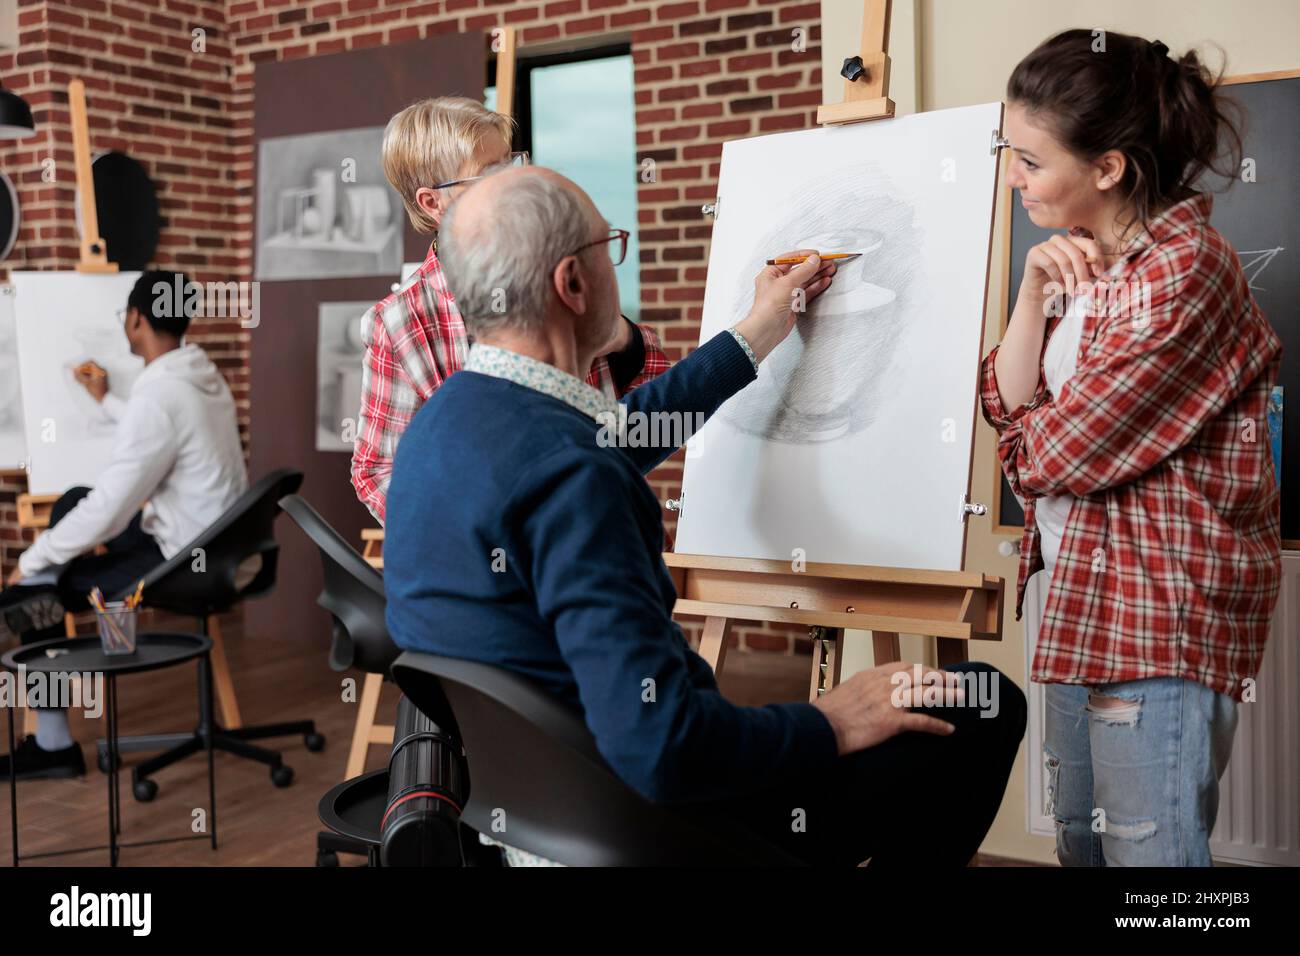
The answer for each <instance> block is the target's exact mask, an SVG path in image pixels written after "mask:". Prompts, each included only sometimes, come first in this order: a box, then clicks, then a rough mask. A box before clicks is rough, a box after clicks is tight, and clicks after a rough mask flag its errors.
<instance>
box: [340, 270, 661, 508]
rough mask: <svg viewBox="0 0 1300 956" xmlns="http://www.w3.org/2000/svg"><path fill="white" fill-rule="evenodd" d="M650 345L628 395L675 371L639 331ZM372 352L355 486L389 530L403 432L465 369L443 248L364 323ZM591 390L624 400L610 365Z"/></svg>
mask: <svg viewBox="0 0 1300 956" xmlns="http://www.w3.org/2000/svg"><path fill="white" fill-rule="evenodd" d="M637 329H638V330H639V331H640V333H641V338H642V341H643V342H644V344H645V363H644V365H643V366H642V369H641V373H640V374H639V375H638V376H637V377H636V378H635V379H633V380H632V382H631V384H630V385H628V387H627V388H626V389H624V390H623V393H622V394H627V392H629V391H631V390H632V389H633V388H636V387H637V386H638V385H641V384H643V383H645V382H648V381H650V380H651V379H652V378H654V377H655V376H657V375H661V374H663V373H664V372H666V371H667V370H668V367H669V361H668V356H667V355H665V354H664V350H663V348H662V347H661V346H660V344H659V337H658V336H657V335H655V333H654V331H653V330H652V329H650V327H649V326H646V325H638V326H637ZM361 334H362V340H363V341H364V343H365V347H366V354H365V360H364V365H363V367H362V372H361V410H360V413H359V416H358V419H357V440H356V443H355V445H354V446H353V450H352V486H353V487H354V488H356V491H357V497H358V498H360V499H361V502H362V504H364V505H365V506H366V507H367V508H368V509H369V510H370V513H371V514H372V515H374V516H375V518H376V519H377V520H378V521H379V522H380V523H381V524H382V523H383V520H384V510H385V505H386V502H387V499H388V482H389V480H390V479H391V478H392V474H393V455H394V454H396V452H397V443H398V441H399V440H400V439H401V437H402V432H404V431H405V430H406V426H407V425H409V424H410V422H411V419H412V418H414V417H415V413H416V412H417V411H419V410H420V406H421V405H423V404H424V403H425V402H427V401H428V400H429V398H430V396H432V395H433V393H434V392H435V391H437V390H438V388H439V386H441V385H442V383H443V382H445V381H446V380H447V378H448V377H449V376H450V375H452V374H453V373H454V372H457V371H459V370H460V369H461V368H463V367H464V365H465V358H466V355H467V354H468V352H469V335H468V333H467V332H466V331H465V322H464V320H463V319H462V318H461V315H460V310H459V309H458V308H456V302H455V299H454V298H453V297H452V294H451V290H450V289H449V288H448V287H447V280H446V277H445V275H444V274H443V271H442V265H441V264H440V263H439V262H438V257H437V254H436V244H434V245H430V247H429V254H428V256H426V257H425V260H424V263H423V264H422V265H421V266H420V268H419V269H417V270H416V271H415V273H414V274H413V275H412V276H411V277H410V278H409V279H408V280H407V281H406V282H404V283H403V284H402V286H401V288H399V289H398V290H397V291H396V292H394V293H393V294H392V295H390V296H388V297H387V298H386V299H384V300H383V301H382V302H379V303H378V304H376V305H375V306H374V308H372V309H371V310H370V311H369V312H367V313H366V315H365V317H364V318H362V320H361ZM587 382H588V384H590V385H592V386H594V387H596V388H598V389H600V390H601V391H602V392H604V393H605V394H606V395H608V396H610V397H611V398H621V397H622V395H620V394H619V393H618V391H617V389H616V388H615V386H614V380H613V378H612V376H611V375H610V370H609V363H608V362H607V361H606V359H605V358H603V357H602V358H598V359H596V361H595V362H594V363H593V364H592V366H591V371H590V373H588V375H587Z"/></svg>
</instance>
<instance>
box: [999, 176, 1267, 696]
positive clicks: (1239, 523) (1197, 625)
mask: <svg viewBox="0 0 1300 956" xmlns="http://www.w3.org/2000/svg"><path fill="white" fill-rule="evenodd" d="M1210 207H1211V200H1210V197H1209V196H1207V195H1198V196H1195V197H1192V198H1191V199H1187V200H1185V201H1183V202H1181V203H1178V204H1177V205H1175V206H1172V207H1171V208H1169V209H1168V210H1166V211H1165V212H1164V213H1163V214H1161V215H1160V216H1159V217H1157V218H1156V219H1154V220H1153V221H1152V222H1151V223H1149V225H1148V228H1147V230H1146V232H1145V233H1144V235H1143V236H1142V238H1141V239H1140V240H1139V242H1138V243H1137V244H1136V246H1135V247H1134V248H1133V249H1132V250H1131V251H1130V252H1128V253H1127V254H1126V257H1125V258H1126V262H1125V264H1124V266H1123V267H1122V268H1121V269H1119V270H1117V272H1118V274H1119V278H1118V280H1116V281H1117V282H1119V283H1128V284H1136V286H1134V285H1129V286H1128V288H1136V289H1137V290H1138V291H1139V292H1140V293H1143V294H1142V296H1141V299H1142V300H1141V301H1140V302H1135V301H1134V300H1133V299H1134V298H1137V297H1132V298H1130V304H1129V307H1128V308H1125V307H1124V305H1123V299H1122V298H1121V297H1119V296H1116V297H1113V298H1110V297H1108V296H1107V294H1106V293H1105V292H1103V291H1101V290H1099V294H1098V295H1096V296H1094V299H1093V303H1092V307H1091V308H1090V309H1088V310H1087V314H1086V315H1085V318H1084V324H1083V334H1082V336H1081V339H1080V342H1079V356H1078V369H1077V371H1076V372H1075V375H1074V377H1073V378H1071V379H1070V380H1069V381H1068V382H1067V383H1066V384H1065V385H1064V386H1062V388H1061V393H1060V394H1059V395H1056V396H1055V397H1053V396H1052V395H1051V394H1050V393H1049V392H1048V390H1047V385H1046V381H1045V379H1044V377H1043V375H1042V372H1041V366H1040V372H1039V379H1038V387H1037V390H1036V392H1035V394H1034V397H1033V399H1032V400H1030V402H1029V403H1028V404H1026V405H1022V406H1020V407H1019V408H1017V409H1015V410H1013V411H1008V410H1007V409H1006V408H1004V407H1003V404H1002V400H1001V398H1000V397H999V395H998V383H997V375H996V373H995V371H994V367H993V362H994V359H995V358H996V357H997V352H998V350H997V349H996V348H995V349H993V351H992V352H990V353H989V355H988V357H986V358H985V359H984V365H983V370H982V387H981V399H982V404H983V409H984V417H985V418H986V419H987V420H988V422H989V424H991V425H992V426H993V427H994V428H995V429H997V432H998V458H999V459H1000V460H1001V462H1002V470H1003V471H1004V472H1005V473H1006V476H1007V479H1008V481H1009V482H1010V483H1011V487H1012V489H1013V490H1014V491H1015V493H1016V494H1017V495H1018V496H1019V497H1020V499H1021V501H1022V502H1023V503H1024V506H1025V535H1024V540H1023V543H1022V546H1021V555H1022V556H1021V560H1020V576H1019V580H1018V582H1017V587H1016V618H1017V619H1019V618H1020V614H1021V607H1022V604H1023V602H1024V593H1025V583H1026V581H1028V579H1029V577H1030V575H1032V574H1033V573H1034V572H1035V571H1037V570H1039V569H1040V568H1042V567H1043V560H1042V553H1041V551H1040V548H1039V536H1038V529H1037V527H1036V526H1035V524H1034V499H1036V498H1039V497H1043V496H1046V495H1056V494H1063V493H1069V494H1072V495H1075V496H1077V500H1076V501H1075V503H1074V507H1073V510H1072V511H1071V512H1070V517H1069V521H1068V522H1067V524H1066V527H1065V533H1064V535H1063V538H1062V541H1061V551H1060V556H1059V558H1058V559H1057V564H1056V568H1055V570H1054V573H1053V577H1052V583H1051V588H1050V591H1049V593H1048V597H1047V606H1046V608H1045V610H1044V612H1043V622H1042V628H1041V630H1040V631H1039V635H1038V648H1037V652H1036V653H1035V655H1034V666H1033V679H1034V680H1036V681H1043V682H1048V683H1052V682H1056V683H1071V684H1100V683H1110V682H1116V681H1127V680H1139V679H1143V678H1152V677H1182V678H1186V679H1188V680H1194V681H1197V682H1198V683H1202V684H1205V685H1207V686H1209V687H1211V688H1213V689H1214V690H1216V691H1221V692H1222V693H1225V694H1229V695H1231V696H1232V697H1234V698H1235V699H1237V700H1240V699H1241V697H1242V692H1243V686H1242V682H1243V681H1244V680H1245V679H1246V678H1250V677H1253V676H1254V675H1255V674H1256V673H1257V672H1258V670H1259V664H1260V660H1261V659H1262V657H1263V654H1264V642H1265V640H1266V638H1267V636H1268V631H1269V625H1270V621H1271V620H1272V616H1273V608H1274V605H1275V604H1276V602H1277V594H1278V586H1279V582H1280V578H1281V529H1280V517H1279V502H1280V498H1279V494H1278V489H1277V485H1276V483H1275V480H1274V477H1273V464H1272V453H1271V451H1270V448H1269V441H1268V427H1267V423H1266V422H1267V420H1266V417H1265V407H1266V403H1267V399H1268V394H1269V390H1270V388H1271V387H1272V385H1273V383H1274V382H1276V381H1277V376H1278V369H1279V366H1280V362H1281V351H1282V346H1281V343H1280V341H1279V340H1278V337H1277V335H1276V334H1275V333H1274V332H1273V330H1272V328H1270V327H1269V324H1268V322H1267V320H1266V319H1265V318H1264V315H1263V313H1261V312H1260V310H1259V306H1258V305H1257V304H1256V303H1255V300H1254V298H1253V297H1252V296H1251V294H1250V289H1249V288H1248V286H1247V283H1246V278H1245V276H1244V275H1243V273H1242V270H1241V264H1240V263H1239V262H1238V260H1237V255H1236V253H1235V252H1234V251H1233V249H1232V247H1231V246H1230V245H1228V243H1227V241H1226V240H1225V239H1224V238H1223V237H1222V236H1221V235H1219V233H1218V232H1216V231H1215V230H1214V229H1213V228H1212V227H1211V226H1210V224H1209V219H1210ZM1112 288H1114V286H1112ZM1121 288H1123V287H1121ZM1145 292H1149V300H1147V299H1146V298H1145ZM1058 322H1059V318H1053V319H1051V320H1049V323H1048V327H1047V335H1046V336H1044V342H1046V340H1047V338H1048V337H1050V335H1051V333H1052V331H1053V329H1054V328H1055V327H1056V324H1057V323H1058Z"/></svg>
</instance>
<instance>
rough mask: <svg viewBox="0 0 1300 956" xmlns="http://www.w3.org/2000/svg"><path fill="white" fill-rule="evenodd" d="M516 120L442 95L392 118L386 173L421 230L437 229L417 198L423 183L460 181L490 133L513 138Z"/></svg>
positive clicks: (464, 99)
mask: <svg viewBox="0 0 1300 956" xmlns="http://www.w3.org/2000/svg"><path fill="white" fill-rule="evenodd" d="M513 128H514V121H513V120H512V119H511V118H510V117H508V116H504V115H502V114H501V113H494V112H492V111H491V110H490V109H488V108H487V107H485V106H484V105H483V104H482V103H479V102H476V101H475V100H471V99H469V98H467V97H463V96H439V97H436V98H434V99H427V100H421V101H420V102H418V103H412V104H411V105H410V106H408V107H406V109H404V110H402V111H401V112H400V113H398V114H397V115H396V116H394V117H393V118H392V119H390V120H389V121H388V127H387V129H385V130H384V175H386V176H387V177H388V181H389V182H390V183H392V184H393V188H394V189H396V190H397V193H398V195H399V196H401V197H402V203H403V204H404V205H405V206H406V214H407V215H408V216H410V217H411V225H413V226H414V227H415V228H416V231H418V232H422V233H432V232H436V231H437V228H438V226H437V223H435V222H434V221H433V220H432V219H431V218H430V217H429V214H428V213H426V212H425V211H424V210H423V209H421V208H420V207H419V206H418V205H416V202H415V193H416V190H418V189H419V188H420V187H422V186H436V185H437V184H438V183H445V182H447V181H449V180H452V179H455V178H456V174H457V173H458V172H459V171H460V168H461V166H463V165H464V164H465V161H466V160H468V159H471V158H473V156H474V152H475V151H476V150H477V149H478V147H479V144H480V143H482V142H483V140H484V139H485V138H487V137H488V136H489V135H496V136H500V137H501V138H502V139H503V140H505V142H506V143H509V142H510V140H511V133H512V132H513Z"/></svg>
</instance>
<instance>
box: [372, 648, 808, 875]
mask: <svg viewBox="0 0 1300 956" xmlns="http://www.w3.org/2000/svg"><path fill="white" fill-rule="evenodd" d="M393 679H394V680H395V681H396V682H397V685H398V687H400V688H401V689H402V692H403V693H404V694H406V696H407V697H409V698H410V699H411V701H412V703H414V704H415V705H416V706H417V707H419V708H420V710H421V711H423V712H424V713H425V714H426V715H427V716H428V717H429V718H430V719H431V720H433V721H435V722H436V723H437V724H439V726H441V727H442V728H444V729H445V730H446V729H452V730H453V732H454V733H455V735H456V736H457V737H458V739H459V740H460V741H461V743H462V744H463V746H464V748H465V753H466V759H467V761H468V764H469V799H468V800H467V802H466V804H465V808H464V812H463V814H462V816H461V820H462V821H463V822H464V823H465V824H467V825H468V826H470V827H471V828H473V829H474V830H476V831H478V832H479V833H484V834H487V835H489V836H499V837H500V839H501V842H503V843H508V844H509V845H511V846H513V847H516V848H518V849H520V850H525V851H527V852H529V853H534V854H537V855H538V856H541V857H545V858H546V859H548V860H553V861H555V862H558V863H564V864H567V865H570V866H663V865H693V866H700V865H706V866H707V865H714V866H799V865H802V864H801V862H800V861H799V860H797V859H795V858H793V857H791V856H789V855H788V854H786V853H784V852H783V851H781V850H780V849H778V848H776V847H774V846H772V845H771V844H769V843H767V842H766V841H763V840H760V839H758V838H757V837H755V836H754V835H753V834H751V833H749V832H748V831H745V830H744V829H743V828H741V827H739V826H737V825H735V824H734V823H732V822H730V821H728V820H725V819H705V818H704V817H702V816H701V815H699V814H695V813H690V814H688V813H686V812H681V811H676V810H673V809H672V808H670V807H665V806H661V805H658V804H654V803H651V802H650V801H648V800H646V799H645V798H644V797H642V796H641V795H640V794H638V793H637V792H636V791H634V790H632V789H631V788H630V787H628V786H627V785H626V784H625V783H623V781H622V780H620V779H619V778H618V777H617V776H616V775H615V774H614V772H613V771H612V770H611V769H610V767H609V765H608V764H607V763H606V762H605V760H604V758H602V757H601V755H600V753H599V751H598V750H597V749H596V743H595V740H594V739H593V738H592V736H591V733H590V732H589V731H588V730H587V726H586V724H585V723H583V720H582V717H581V715H579V714H578V713H576V712H574V711H573V710H571V709H570V708H568V707H567V706H565V705H564V704H563V703H561V702H560V701H558V700H556V699H555V698H554V697H552V696H551V695H550V694H548V693H547V692H546V691H544V690H543V689H541V688H540V687H539V686H537V685H536V684H535V683H534V682H532V681H530V680H527V679H526V678H523V677H521V676H519V675H517V674H513V673H511V672H509V671H507V670H504V669H502V668H499V667H492V666H489V665H486V664H480V663H477V662H474V661H466V660H457V659H454V658H448V657H436V656H434V655H432V654H420V653H415V652H412V651H407V652H405V653H403V654H402V656H401V657H399V658H398V659H397V661H396V662H395V663H394V664H393ZM448 708H450V712H448ZM501 812H504V814H505V824H506V829H505V833H503V834H497V833H496V832H495V831H494V828H493V822H494V820H495V819H496V818H497V817H499V815H500V813H501Z"/></svg>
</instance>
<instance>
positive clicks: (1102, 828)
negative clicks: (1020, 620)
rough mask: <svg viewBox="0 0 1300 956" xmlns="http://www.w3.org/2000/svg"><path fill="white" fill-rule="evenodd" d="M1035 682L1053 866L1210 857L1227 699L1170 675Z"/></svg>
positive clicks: (1230, 714)
mask: <svg viewBox="0 0 1300 956" xmlns="http://www.w3.org/2000/svg"><path fill="white" fill-rule="evenodd" d="M1044 690H1045V692H1046V704H1047V721H1046V726H1045V728H1044V737H1043V760H1044V764H1045V768H1046V771H1047V789H1048V811H1047V812H1048V813H1049V814H1050V815H1051V816H1052V817H1053V818H1054V819H1055V821H1056V856H1057V859H1058V860H1060V862H1061V865H1062V866H1211V865H1213V861H1212V859H1211V857H1210V832H1211V831H1212V830H1213V829H1214V820H1215V816H1216V815H1217V814H1218V811H1219V778H1220V777H1221V776H1222V775H1223V769H1224V767H1225V766H1227V763H1228V757H1229V756H1230V755H1231V754H1232V740H1233V736H1234V735H1235V733H1236V730H1237V703H1236V701H1234V700H1233V699H1232V698H1231V697H1229V696H1228V695H1227V694H1221V693H1218V692H1217V691H1214V690H1211V689H1210V688H1208V687H1206V686H1205V685H1203V684H1198V683H1196V682H1194V681H1189V680H1183V679H1182V678H1178V677H1159V678H1152V679H1149V680H1134V681H1122V682H1119V683H1114V684H1098V685H1095V686H1091V687H1089V686H1086V685H1083V684H1047V685H1046V686H1045V688H1044ZM1102 698H1104V700H1103V699H1102ZM1115 702H1119V703H1120V706H1109V707H1104V706H1102V704H1104V703H1111V704H1114V703H1115Z"/></svg>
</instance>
